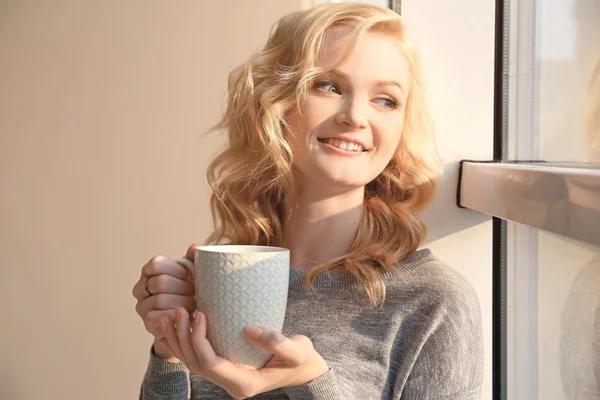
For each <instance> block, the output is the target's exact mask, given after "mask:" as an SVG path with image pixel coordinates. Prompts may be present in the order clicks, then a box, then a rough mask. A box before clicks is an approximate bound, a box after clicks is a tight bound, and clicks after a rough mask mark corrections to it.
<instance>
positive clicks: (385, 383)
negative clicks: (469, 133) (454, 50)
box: [133, 3, 482, 400]
mask: <svg viewBox="0 0 600 400" xmlns="http://www.w3.org/2000/svg"><path fill="white" fill-rule="evenodd" d="M219 127H220V128H222V129H225V130H226V131H227V132H228V135H229V147H228V148H227V149H226V150H224V151H223V152H222V153H221V154H220V155H219V156H218V157H217V158H216V159H215V160H214V162H213V163H212V165H211V166H210V168H209V171H208V179H209V182H210V183H211V186H212V188H213V195H212V198H211V207H212V212H213V217H214V220H215V225H216V230H215V232H214V233H213V234H212V236H211V237H210V238H209V239H208V243H211V244H212V243H234V244H260V245H275V246H283V247H287V248H289V249H290V253H291V269H290V289H289V297H288V309H287V313H286V320H285V324H284V328H283V332H282V333H277V332H271V331H268V330H264V329H262V328H260V327H248V328H246V331H245V333H246V335H247V336H248V339H249V340H250V341H251V342H253V343H255V344H256V345H257V346H260V347H262V348H264V349H267V350H269V351H271V352H272V353H274V357H273V358H272V359H271V361H269V363H268V364H267V365H266V366H265V367H263V368H262V369H259V370H243V369H241V368H237V367H236V366H234V365H232V364H231V363H229V362H228V361H226V360H223V359H221V358H220V357H218V356H216V355H215V354H214V352H213V350H212V347H211V346H210V343H208V341H207V340H206V339H205V337H204V333H205V330H206V319H205V317H204V316H203V315H202V313H199V312H197V311H194V300H193V297H192V296H193V291H194V288H193V285H192V283H191V279H192V278H190V277H189V276H188V274H187V272H186V270H185V268H183V267H182V266H180V265H179V264H177V263H175V262H174V261H171V260H168V259H165V258H164V257H155V258H153V259H152V260H150V262H149V263H147V264H146V265H145V266H144V267H143V268H142V276H141V278H140V280H139V281H138V282H137V283H136V285H135V287H134V289H133V294H134V296H135V297H136V298H137V299H138V305H137V307H136V309H137V312H138V314H139V315H140V316H141V317H142V318H143V320H144V323H145V326H146V329H147V330H148V331H149V332H150V333H152V334H153V335H154V337H155V342H154V346H153V350H152V352H151V356H150V358H151V359H150V363H149V366H148V370H147V372H146V375H145V378H144V382H143V384H142V390H141V394H140V398H141V399H186V398H187V396H188V390H189V391H190V392H191V393H190V395H191V398H192V399H226V398H231V397H229V395H231V396H233V397H234V398H247V397H252V396H255V397H252V398H256V399H288V398H289V399H359V400H364V399H441V398H444V399H475V398H478V397H479V392H480V387H481V381H482V332H481V320H480V310H479V303H478V300H477V297H476V295H475V293H474V291H473V289H472V288H471V286H470V285H469V284H468V283H467V281H466V280H465V279H464V278H463V277H462V276H461V275H460V274H459V273H458V272H456V271H455V270H453V269H451V268H449V267H447V266H446V265H444V264H443V263H442V262H440V261H439V260H438V259H437V258H435V257H434V256H433V255H432V254H431V252H430V251H429V250H427V249H424V250H417V248H418V247H419V245H420V243H421V242H422V240H423V238H424V236H425V226H424V224H423V222H422V221H421V220H420V219H419V217H418V215H417V213H418V212H419V211H420V210H422V209H423V208H424V207H425V206H426V205H427V204H428V202H429V201H430V199H431V198H432V196H433V193H434V177H435V176H436V174H437V170H438V166H439V162H438V159H437V157H436V151H435V145H434V140H433V132H432V126H431V121H430V118H429V115H428V112H427V108H426V103H425V100H424V93H423V83H422V80H421V72H420V69H419V65H418V62H417V58H416V54H415V51H414V50H413V49H412V48H411V47H410V45H409V44H408V43H407V41H406V39H405V33H404V25H403V23H402V20H401V19H400V17H399V16H398V15H397V14H395V13H394V12H393V11H390V10H386V9H382V8H378V7H374V6H370V5H365V4H344V3H342V4H327V5H323V6H320V7H317V8H313V9H310V10H305V11H300V12H295V13H293V14H290V15H288V16H285V17H283V18H281V19H280V20H279V21H278V23H277V28H276V29H275V30H274V31H273V32H272V34H271V36H270V38H269V40H268V42H267V44H266V46H265V47H264V49H263V50H262V51H260V52H259V53H258V54H254V55H253V56H251V57H250V59H249V60H248V61H247V62H246V63H245V64H243V65H242V66H240V67H239V68H237V69H235V70H234V71H232V73H231V75H230V80H229V102H228V108H227V110H226V112H225V115H224V117H223V119H222V121H221V123H220V125H219ZM193 248H194V246H192V247H190V248H189V249H188V251H187V255H186V257H188V258H189V259H192V258H193ZM307 289H308V290H307ZM175 310H177V311H175ZM189 313H193V317H194V318H193V321H191V322H190V321H189V318H190V314H189ZM190 328H191V332H190ZM188 387H189V388H188Z"/></svg>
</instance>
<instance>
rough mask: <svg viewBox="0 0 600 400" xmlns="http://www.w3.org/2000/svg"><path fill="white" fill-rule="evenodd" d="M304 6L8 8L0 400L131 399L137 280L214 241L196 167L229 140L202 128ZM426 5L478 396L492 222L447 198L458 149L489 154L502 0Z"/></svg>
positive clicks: (445, 218)
mask: <svg viewBox="0 0 600 400" xmlns="http://www.w3.org/2000/svg"><path fill="white" fill-rule="evenodd" d="M307 1H308V0H285V1H283V0H260V1H258V0H253V1H252V2H250V1H243V0H236V1H232V0H228V1H205V0H203V1H178V2H149V1H143V2H142V1H130V2H121V1H114V0H111V1H101V2H85V3H84V2H81V1H76V0H56V1H52V2H49V1H32V0H4V1H2V2H0V151H1V157H0V168H1V169H0V171H2V173H1V174H0V187H2V196H1V197H0V198H1V201H0V218H1V221H2V225H1V226H2V229H0V235H1V236H0V254H1V255H2V263H3V266H2V268H0V282H1V283H2V291H1V292H0V293H1V294H0V300H2V304H3V305H4V311H3V313H2V316H3V318H2V327H3V328H2V330H1V333H0V398H1V399H11V400H13V399H14V400H20V399H28V400H29V399H37V398H46V399H67V400H68V399H81V398H85V399H91V400H93V399H112V398H114V399H117V398H118V399H121V398H123V399H124V398H136V395H137V392H138V388H139V383H140V381H141V379H142V374H143V372H144V370H145V366H146V362H147V352H148V347H149V345H150V342H151V337H150V336H149V335H148V334H146V333H145V331H144V329H143V325H142V323H141V321H140V319H139V318H138V317H137V315H136V314H135V311H134V304H135V302H134V299H133V298H132V297H131V295H130V291H131V287H132V285H133V283H134V282H135V281H136V280H137V277H138V274H139V269H140V267H141V266H142V265H143V264H144V263H145V262H146V261H147V260H148V259H149V258H150V257H151V256H153V255H155V254H159V253H160V254H163V255H165V256H167V257H177V256H180V255H182V253H183V252H184V251H185V249H186V248H187V246H188V245H189V244H190V243H192V242H194V241H196V242H198V241H202V240H203V239H204V238H205V237H206V235H207V234H208V233H209V228H210V226H209V224H210V218H209V212H208V207H207V199H208V190H207V186H206V184H205V180H204V173H205V169H206V166H207V164H208V161H209V158H210V156H211V155H212V154H213V153H214V152H215V150H216V149H217V147H218V146H219V144H220V139H219V138H217V137H215V136H210V137H205V136H203V135H202V132H204V131H206V129H207V128H208V127H209V126H210V125H211V124H213V123H214V122H216V120H217V118H218V116H219V115H220V110H221V101H222V95H223V92H224V90H225V85H226V77H227V73H228V72H229V70H230V69H231V68H232V67H233V66H235V65H236V64H238V63H239V62H241V61H243V60H244V59H245V57H246V56H247V55H248V54H249V52H250V51H251V50H253V49H257V48H258V47H259V46H260V45H261V44H263V43H264V41H265V39H266V37H267V33H268V31H269V29H270V26H271V23H272V22H274V21H275V20H276V19H277V17H278V16H280V15H283V14H285V13H287V12H289V11H292V10H294V9H297V8H299V7H300V6H301V4H305V3H306V2H307ZM424 1H425V0H419V2H417V1H415V2H409V1H405V2H404V3H405V4H404V11H405V14H406V16H407V18H408V19H409V22H410V24H411V29H413V33H414V36H415V37H416V38H417V39H418V40H417V42H418V43H419V44H420V45H421V47H422V48H423V53H424V58H425V62H426V64H427V71H428V75H429V76H430V78H432V92H433V97H434V106H435V109H436V116H437V118H438V126H439V127H440V129H439V133H440V135H441V138H440V148H441V149H440V150H441V152H442V155H443V156H444V159H445V161H446V162H447V163H448V166H449V167H448V168H447V171H448V172H447V173H448V176H449V177H450V179H449V181H448V182H447V183H446V186H445V189H444V190H443V191H442V192H441V194H440V197H439V198H438V202H437V206H435V207H434V208H433V209H434V212H432V213H430V216H429V221H430V223H431V228H432V235H431V236H430V240H431V241H432V243H430V246H431V247H432V249H433V250H434V251H435V252H436V253H437V254H438V255H439V256H440V257H441V258H442V259H444V260H446V261H447V262H448V263H450V264H451V265H452V266H454V267H456V268H457V269H459V270H461V272H463V273H464V274H465V275H466V276H467V277H468V278H469V279H470V280H471V281H472V282H473V283H474V285H475V286H476V289H477V291H478V293H479V296H480V299H481V301H482V308H483V310H484V324H485V333H486V341H487V343H486V349H487V350H486V351H487V353H486V387H485V392H484V397H483V398H484V399H485V398H490V397H489V393H490V392H489V389H490V388H491V386H490V382H491V367H490V366H491V356H490V355H491V290H490V283H491V278H490V277H491V229H490V225H489V222H487V221H488V220H487V218H481V217H480V216H478V215H476V214H474V213H470V212H468V211H464V210H457V209H456V207H454V197H453V193H454V190H455V182H453V181H452V179H453V178H452V177H453V176H455V172H456V170H455V166H456V161H457V160H459V159H460V158H489V157H490V156H491V131H490V129H491V118H492V109H491V104H492V103H491V102H492V95H491V94H492V86H491V84H492V72H493V71H492V63H491V60H492V58H491V57H492V52H493V47H492V42H491V37H492V34H493V32H492V31H493V23H492V21H493V19H492V17H491V16H492V15H493V5H492V3H493V2H491V1H489V2H479V1H475V0H472V1H470V2H469V7H471V8H472V9H470V10H466V9H465V8H463V7H461V9H460V10H459V11H460V12H459V11H457V10H456V8H455V6H454V5H453V4H451V3H448V2H445V1H443V0H427V1H428V3H431V4H428V5H427V6H425V5H424ZM446 3H447V4H446ZM417 4H418V6H417ZM435 10H437V11H435ZM453 12H455V13H456V15H454V17H452V18H447V17H446V14H448V13H453ZM479 18H481V19H480V20H478V19H479ZM457 21H458V22H457ZM460 21H463V23H460ZM473 22H475V23H476V24H475V26H471V25H469V23H473ZM465 54H467V55H468V57H467V59H465V58H462V57H464V55H465ZM459 55H460V56H461V57H459ZM466 68H467V69H466ZM469 68H470V69H469ZM474 71H475V72H474ZM459 95H460V97H458V96H459ZM459 141H460V142H461V143H463V145H462V146H457V145H456V143H458V142H459ZM454 179H455V178H454ZM436 213H437V214H436ZM467 248H468V249H470V251H469V253H468V256H465V251H464V249H467ZM457 250H458V251H457Z"/></svg>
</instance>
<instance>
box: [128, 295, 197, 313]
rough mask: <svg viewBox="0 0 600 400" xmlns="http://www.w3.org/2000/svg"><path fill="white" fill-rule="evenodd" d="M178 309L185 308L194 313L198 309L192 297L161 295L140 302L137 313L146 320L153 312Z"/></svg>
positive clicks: (136, 309) (136, 307)
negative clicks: (149, 313) (150, 312)
mask: <svg viewBox="0 0 600 400" xmlns="http://www.w3.org/2000/svg"><path fill="white" fill-rule="evenodd" d="M176 307H183V308H185V309H186V310H188V311H190V312H193V311H194V310H195V309H196V300H194V298H193V297H191V296H183V295H180V294H169V293H160V294H157V295H154V296H150V297H148V298H147V299H144V300H142V301H138V303H137V305H136V306H135V311H136V312H137V313H138V315H139V316H140V317H142V318H144V317H145V316H146V314H148V312H149V311H151V310H168V309H175V308H176Z"/></svg>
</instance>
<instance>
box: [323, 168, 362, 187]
mask: <svg viewBox="0 0 600 400" xmlns="http://www.w3.org/2000/svg"><path fill="white" fill-rule="evenodd" d="M322 181H323V183H324V184H325V185H327V186H329V187H336V188H340V189H346V190H352V189H357V188H360V187H364V186H365V185H366V184H367V183H369V182H370V181H368V180H365V179H361V178H360V177H357V176H347V175H339V174H333V173H327V172H325V173H324V174H323V179H322Z"/></svg>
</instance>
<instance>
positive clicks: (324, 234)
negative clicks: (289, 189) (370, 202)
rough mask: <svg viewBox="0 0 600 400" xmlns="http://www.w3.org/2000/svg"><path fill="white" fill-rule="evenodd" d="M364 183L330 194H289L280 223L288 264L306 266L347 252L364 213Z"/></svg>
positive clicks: (303, 267) (308, 266) (309, 192)
mask: <svg viewBox="0 0 600 400" xmlns="http://www.w3.org/2000/svg"><path fill="white" fill-rule="evenodd" d="M363 199H364V187H360V188H357V189H353V190H350V191H346V192H343V193H338V194H335V195H333V196H323V195H322V194H319V193H316V192H311V191H306V190H304V191H301V192H298V193H296V194H294V196H292V198H291V202H290V205H291V215H290V216H289V218H288V219H287V221H286V222H285V223H284V226H283V247H286V248H288V249H290V264H291V265H290V266H291V268H295V269H304V270H309V269H312V268H314V267H315V266H317V265H319V264H322V263H325V262H328V261H331V260H333V259H335V258H338V257H342V256H344V255H346V254H348V252H349V250H350V247H351V246H352V243H353V241H354V239H355V237H356V232H357V230H358V227H359V225H360V221H361V219H362V215H363Z"/></svg>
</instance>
